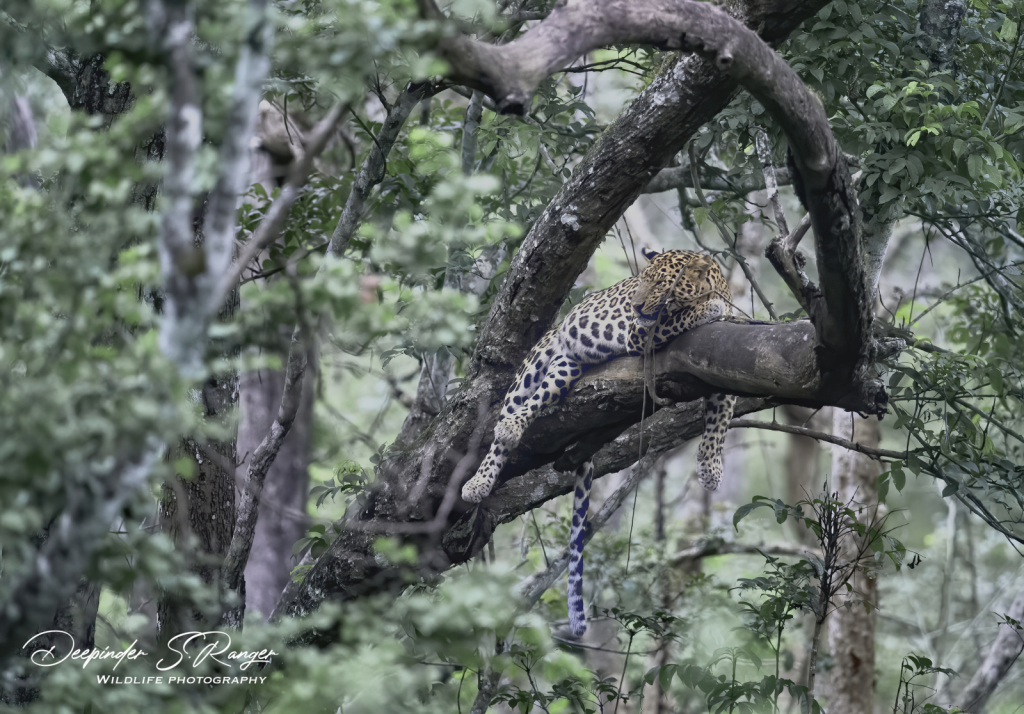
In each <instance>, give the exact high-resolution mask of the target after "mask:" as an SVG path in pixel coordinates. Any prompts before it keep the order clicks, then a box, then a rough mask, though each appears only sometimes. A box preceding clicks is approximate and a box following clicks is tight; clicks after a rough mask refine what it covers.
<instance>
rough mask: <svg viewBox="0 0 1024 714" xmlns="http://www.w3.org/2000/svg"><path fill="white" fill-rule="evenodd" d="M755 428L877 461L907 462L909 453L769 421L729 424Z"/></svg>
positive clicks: (733, 422) (733, 427)
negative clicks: (787, 435)
mask: <svg viewBox="0 0 1024 714" xmlns="http://www.w3.org/2000/svg"><path fill="white" fill-rule="evenodd" d="M744 427H745V428H753V429H767V430H768V431H782V432H785V433H787V434H799V435H800V436H809V437H811V438H812V439H818V440H819V441H827V442H828V443H830V444H835V445H836V446H842V447H843V448H846V449H850V450H851V451H857V452H860V453H862V454H864V455H865V456H870V457H871V458H872V459H875V460H876V461H881V460H882V459H894V460H896V461H906V459H907V456H908V455H909V452H907V451H890V450H888V449H872V448H871V447H869V446H863V445H861V444H858V443H856V442H853V441H848V440H846V439H842V438H840V437H838V436H833V435H832V434H826V433H824V432H821V431H815V430H814V429H805V428H804V427H802V426H789V425H788V424H777V423H774V422H767V421H754V420H753V419H733V420H732V421H731V422H729V428H731V429H736V428H744Z"/></svg>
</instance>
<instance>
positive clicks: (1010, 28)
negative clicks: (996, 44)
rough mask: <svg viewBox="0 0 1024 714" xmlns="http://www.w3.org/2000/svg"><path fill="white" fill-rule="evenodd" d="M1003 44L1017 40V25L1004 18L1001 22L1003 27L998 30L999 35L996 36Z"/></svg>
mask: <svg viewBox="0 0 1024 714" xmlns="http://www.w3.org/2000/svg"><path fill="white" fill-rule="evenodd" d="M997 37H999V39H1000V40H1002V41H1003V42H1013V41H1014V40H1016V39H1017V23H1016V22H1014V21H1013V20H1011V19H1010V18H1006V19H1005V20H1003V26H1002V27H1000V28H999V34H998V35H997Z"/></svg>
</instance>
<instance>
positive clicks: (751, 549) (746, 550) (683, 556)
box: [669, 540, 821, 565]
mask: <svg viewBox="0 0 1024 714" xmlns="http://www.w3.org/2000/svg"><path fill="white" fill-rule="evenodd" d="M718 555H785V556H792V557H794V558H806V557H807V556H808V555H816V556H818V557H819V558H820V557H821V552H820V551H819V550H818V549H817V548H808V547H806V546H800V545H792V544H790V543H769V544H765V543H760V544H758V543H727V542H725V541H722V540H708V541H703V542H701V543H698V544H696V545H691V546H687V547H686V548H683V549H681V550H679V551H677V552H676V553H675V554H673V555H672V556H671V557H670V558H669V562H670V563H671V564H672V565H682V564H684V563H689V562H691V561H694V560H699V559H701V558H713V557H715V556H718Z"/></svg>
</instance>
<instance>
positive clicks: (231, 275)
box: [214, 104, 345, 305]
mask: <svg viewBox="0 0 1024 714" xmlns="http://www.w3.org/2000/svg"><path fill="white" fill-rule="evenodd" d="M344 111H345V109H344V108H343V107H342V106H341V105H340V104H336V105H335V106H334V107H332V108H331V110H330V111H329V112H328V113H327V116H325V117H324V118H323V119H322V120H321V121H320V122H319V123H318V124H317V125H316V126H315V127H314V128H313V131H312V132H310V135H309V142H308V143H307V144H306V145H305V151H304V152H303V155H302V158H300V159H299V160H298V161H296V162H295V163H294V164H293V165H292V167H291V169H290V170H289V171H288V179H287V181H286V182H285V185H284V186H283V187H281V192H280V193H279V194H278V197H277V200H275V201H274V203H273V205H272V206H271V207H270V210H268V211H267V214H266V216H265V217H264V218H263V220H262V221H261V222H260V226H259V228H257V229H256V232H255V233H254V234H253V236H252V238H250V239H249V242H248V243H246V244H245V248H244V249H243V250H242V252H241V254H240V255H239V256H238V260H236V261H235V263H234V265H232V266H231V267H230V268H229V269H228V270H226V271H225V272H224V277H223V278H221V281H220V285H219V287H218V294H217V296H216V298H215V300H214V302H215V304H217V305H220V304H221V303H222V302H223V301H224V299H225V298H226V297H227V295H228V294H229V293H230V292H231V291H232V290H234V289H235V288H236V287H237V286H238V284H239V282H240V281H241V279H242V273H244V272H245V270H246V268H248V267H249V264H250V263H252V261H253V260H255V259H256V256H258V255H259V254H260V251H262V250H264V249H265V248H267V246H269V245H270V244H271V243H273V242H274V241H275V240H277V237H278V236H279V235H280V234H281V231H282V230H283V229H284V226H285V222H286V221H287V220H288V214H289V212H291V209H292V206H294V205H295V201H296V200H298V198H299V194H300V192H301V190H302V187H303V186H305V185H306V182H307V181H308V180H309V175H310V174H311V173H312V171H313V160H314V159H316V158H317V157H318V156H320V154H321V153H323V150H324V149H325V148H326V146H327V142H328V140H329V139H330V138H331V136H332V134H333V133H334V130H335V129H336V128H337V125H338V122H339V121H340V120H341V117H342V115H343V114H344Z"/></svg>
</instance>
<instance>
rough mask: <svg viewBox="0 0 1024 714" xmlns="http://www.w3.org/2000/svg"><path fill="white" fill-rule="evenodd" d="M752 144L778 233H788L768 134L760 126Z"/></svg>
mask: <svg viewBox="0 0 1024 714" xmlns="http://www.w3.org/2000/svg"><path fill="white" fill-rule="evenodd" d="M754 145H755V146H756V147H757V157H758V158H759V159H761V174H762V176H764V186H765V190H766V191H767V193H768V202H769V203H771V204H772V213H774V215H775V225H776V226H778V228H779V234H780V235H786V234H788V233H789V224H788V223H787V222H786V214H785V213H783V212H782V201H780V200H779V185H778V182H777V181H776V178H775V164H774V163H772V147H771V144H769V143H768V134H766V133H765V131H764V129H762V128H761V127H758V128H757V129H756V130H755V132H754Z"/></svg>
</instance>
